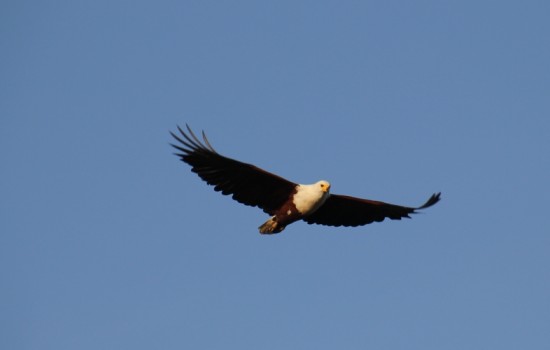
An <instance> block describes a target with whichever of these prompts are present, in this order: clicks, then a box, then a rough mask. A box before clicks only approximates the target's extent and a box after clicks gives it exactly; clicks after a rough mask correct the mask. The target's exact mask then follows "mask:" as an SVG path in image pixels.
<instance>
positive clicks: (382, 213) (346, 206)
mask: <svg viewBox="0 0 550 350" xmlns="http://www.w3.org/2000/svg"><path fill="white" fill-rule="evenodd" d="M178 130H179V132H180V135H176V134H174V133H171V134H172V136H173V137H174V138H175V139H176V140H177V141H178V142H179V143H178V144H172V146H173V147H174V148H176V149H177V150H178V152H176V155H177V156H178V157H180V159H181V160H182V161H183V162H185V163H187V164H189V165H190V166H191V170H192V171H193V172H194V173H196V174H197V175H199V177H200V178H201V179H202V180H204V181H205V182H206V183H207V184H209V185H212V186H214V190H215V191H218V192H221V193H222V194H223V195H231V197H232V198H233V199H234V200H236V201H237V202H239V203H242V204H245V205H249V206H252V207H259V208H260V209H262V210H263V211H264V212H265V213H266V214H269V215H271V217H270V218H269V220H267V221H266V222H265V223H264V224H262V225H261V226H260V227H259V229H260V233H267V234H271V233H278V232H281V231H282V230H284V229H285V227H286V226H287V225H289V224H291V223H293V222H295V221H298V220H303V221H305V222H307V223H308V224H319V225H327V226H362V225H366V224H370V223H372V222H380V221H383V220H384V219H386V218H388V219H391V220H401V219H402V218H410V216H409V214H414V213H416V211H417V210H419V209H425V208H428V207H431V206H432V205H434V204H435V203H437V202H439V199H440V195H441V193H434V194H433V195H432V196H431V197H430V198H429V199H428V200H427V201H426V203H424V204H423V205H421V206H419V207H404V206H400V205H395V204H389V203H384V202H380V201H374V200H370V199H363V198H357V197H351V196H345V195H338V194H330V191H329V190H330V183H329V182H328V181H325V180H321V181H318V182H316V183H314V184H311V185H301V184H297V183H295V182H292V181H289V180H287V179H285V178H282V177H280V176H278V175H275V174H272V173H270V172H267V171H265V170H263V169H260V168H258V167H257V166H254V165H252V164H248V163H243V162H240V161H238V160H235V159H232V158H228V157H225V156H222V155H221V154H219V153H218V152H216V150H214V148H213V147H212V145H211V144H210V142H209V141H208V139H207V138H206V135H205V134H204V132H203V133H202V139H203V141H201V140H199V138H198V137H197V136H196V135H195V134H194V133H193V131H192V130H191V129H190V128H189V126H187V131H188V132H187V133H186V132H185V131H183V130H182V129H181V128H180V127H178Z"/></svg>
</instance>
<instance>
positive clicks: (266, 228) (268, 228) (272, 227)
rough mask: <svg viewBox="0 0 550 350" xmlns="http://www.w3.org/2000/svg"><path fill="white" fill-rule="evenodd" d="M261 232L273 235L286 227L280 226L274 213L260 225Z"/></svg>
mask: <svg viewBox="0 0 550 350" xmlns="http://www.w3.org/2000/svg"><path fill="white" fill-rule="evenodd" d="M258 228H259V230H260V233H261V234H267V235H271V234H274V233H279V232H281V231H282V230H283V229H284V226H283V227H279V225H278V222H277V217H276V216H275V215H273V216H272V217H270V218H269V220H267V221H266V222H264V223H263V224H262V225H261V226H260V227H258Z"/></svg>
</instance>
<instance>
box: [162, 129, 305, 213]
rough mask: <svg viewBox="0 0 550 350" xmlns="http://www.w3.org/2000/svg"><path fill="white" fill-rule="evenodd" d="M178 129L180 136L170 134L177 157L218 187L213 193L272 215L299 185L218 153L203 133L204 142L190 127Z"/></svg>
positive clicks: (210, 183) (202, 177)
mask: <svg viewBox="0 0 550 350" xmlns="http://www.w3.org/2000/svg"><path fill="white" fill-rule="evenodd" d="M186 126H187V125H186ZM178 130H179V132H180V133H181V136H178V135H176V134H174V133H172V132H170V134H172V136H173V137H174V138H175V139H176V140H177V141H178V142H179V144H177V145H174V144H172V146H173V147H174V148H176V149H177V150H178V151H179V152H178V153H176V155H177V156H179V157H180V159H181V160H182V161H183V162H185V163H187V164H189V165H190V166H191V168H192V171H193V172H195V173H197V174H198V175H199V176H200V178H201V179H203V180H204V181H206V182H207V183H208V184H209V185H212V186H215V187H214V190H216V191H219V192H221V193H222V194H224V195H232V198H233V199H234V200H236V201H237V202H239V203H242V204H245V205H250V206H253V207H259V208H261V209H263V211H264V212H266V213H268V214H271V215H273V213H274V211H275V210H276V209H278V208H280V207H281V206H282V205H283V203H285V202H286V201H287V200H288V199H289V197H290V196H291V194H292V193H293V192H294V190H295V187H296V185H297V184H295V183H293V182H291V181H288V180H286V179H283V178H282V177H280V176H277V175H275V174H271V173H269V172H267V171H265V170H262V169H260V168H258V167H256V166H254V165H252V164H247V163H243V162H239V161H237V160H234V159H231V158H228V157H224V156H222V155H221V154H219V153H217V152H216V151H215V150H214V148H213V147H212V145H210V142H208V139H207V138H206V135H205V134H204V132H203V133H202V138H203V140H204V143H203V142H201V141H200V140H199V139H198V138H197V137H196V136H195V134H194V133H193V131H192V130H191V129H190V128H189V126H187V131H188V133H186V132H185V131H183V130H182V129H181V128H180V127H179V126H178Z"/></svg>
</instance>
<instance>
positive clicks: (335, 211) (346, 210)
mask: <svg viewBox="0 0 550 350" xmlns="http://www.w3.org/2000/svg"><path fill="white" fill-rule="evenodd" d="M440 195H441V193H435V194H433V195H432V196H431V197H430V199H428V201H427V202H426V203H424V204H423V205H422V206H420V207H418V208H410V207H402V206H399V205H394V204H388V203H384V202H378V201H372V200H369V199H361V198H355V197H349V196H342V195H330V197H329V198H328V199H327V200H326V202H325V203H324V204H323V205H322V206H321V207H320V208H319V209H318V210H317V211H315V212H314V213H313V214H311V215H309V216H307V217H305V218H304V219H303V220H304V221H305V222H307V223H308V224H320V225H327V226H361V225H366V224H370V223H372V222H375V221H376V222H380V221H383V220H384V219H386V218H388V219H392V220H401V218H410V216H409V214H414V213H415V212H416V210H419V209H424V208H428V207H431V206H432V205H434V204H435V203H437V202H439V197H440Z"/></svg>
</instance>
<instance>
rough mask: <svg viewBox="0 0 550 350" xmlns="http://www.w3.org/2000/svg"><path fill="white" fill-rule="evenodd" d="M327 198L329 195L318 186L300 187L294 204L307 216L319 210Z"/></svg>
mask: <svg viewBox="0 0 550 350" xmlns="http://www.w3.org/2000/svg"><path fill="white" fill-rule="evenodd" d="M327 198H328V193H327V192H323V191H321V190H319V187H318V186H316V185H298V188H297V192H296V194H295V195H294V198H293V200H292V202H293V203H294V206H296V209H298V211H299V212H300V213H301V214H303V215H307V214H311V213H313V212H314V211H315V210H317V209H319V207H320V206H321V205H323V203H324V202H325V200H326V199H327Z"/></svg>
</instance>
